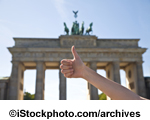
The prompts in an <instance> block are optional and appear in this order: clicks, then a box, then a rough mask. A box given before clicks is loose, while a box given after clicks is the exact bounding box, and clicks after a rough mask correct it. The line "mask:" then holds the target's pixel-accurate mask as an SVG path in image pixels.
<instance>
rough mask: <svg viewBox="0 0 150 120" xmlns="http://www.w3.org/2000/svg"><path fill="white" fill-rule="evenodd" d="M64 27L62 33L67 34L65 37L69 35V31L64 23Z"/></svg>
mask: <svg viewBox="0 0 150 120" xmlns="http://www.w3.org/2000/svg"><path fill="white" fill-rule="evenodd" d="M64 26H65V28H64V31H65V32H66V33H67V35H69V29H68V27H67V25H66V23H65V22H64Z"/></svg>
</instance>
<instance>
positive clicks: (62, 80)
mask: <svg viewBox="0 0 150 120" xmlns="http://www.w3.org/2000/svg"><path fill="white" fill-rule="evenodd" d="M59 100H66V77H65V76H64V75H63V74H62V73H61V69H59Z"/></svg>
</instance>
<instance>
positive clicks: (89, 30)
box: [85, 23, 93, 35]
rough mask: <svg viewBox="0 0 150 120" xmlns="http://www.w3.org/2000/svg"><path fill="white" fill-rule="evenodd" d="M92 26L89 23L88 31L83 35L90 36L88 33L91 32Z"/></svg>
mask: <svg viewBox="0 0 150 120" xmlns="http://www.w3.org/2000/svg"><path fill="white" fill-rule="evenodd" d="M92 25H93V23H90V25H89V27H88V29H86V33H85V34H88V35H90V34H89V32H91V31H92Z"/></svg>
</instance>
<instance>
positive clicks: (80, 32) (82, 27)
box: [79, 22, 84, 35]
mask: <svg viewBox="0 0 150 120" xmlns="http://www.w3.org/2000/svg"><path fill="white" fill-rule="evenodd" d="M83 32H84V22H82V26H81V28H80V30H79V34H80V35H83Z"/></svg>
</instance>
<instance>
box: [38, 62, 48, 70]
mask: <svg viewBox="0 0 150 120" xmlns="http://www.w3.org/2000/svg"><path fill="white" fill-rule="evenodd" d="M38 65H43V67H44V70H46V65H45V62H43V61H37V62H36V67H38ZM36 69H37V68H36Z"/></svg>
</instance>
